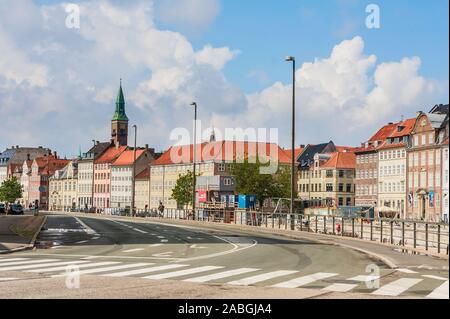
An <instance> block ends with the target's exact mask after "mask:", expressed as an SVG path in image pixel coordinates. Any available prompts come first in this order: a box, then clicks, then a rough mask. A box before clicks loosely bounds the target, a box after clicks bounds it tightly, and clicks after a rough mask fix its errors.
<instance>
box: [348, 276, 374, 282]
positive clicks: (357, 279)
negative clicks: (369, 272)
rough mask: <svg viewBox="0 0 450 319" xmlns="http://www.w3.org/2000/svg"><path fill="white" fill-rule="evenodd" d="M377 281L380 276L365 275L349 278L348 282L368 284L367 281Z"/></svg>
mask: <svg viewBox="0 0 450 319" xmlns="http://www.w3.org/2000/svg"><path fill="white" fill-rule="evenodd" d="M377 279H380V276H365V275H361V276H356V277H352V278H349V279H348V280H354V281H362V282H369V281H373V280H377Z"/></svg>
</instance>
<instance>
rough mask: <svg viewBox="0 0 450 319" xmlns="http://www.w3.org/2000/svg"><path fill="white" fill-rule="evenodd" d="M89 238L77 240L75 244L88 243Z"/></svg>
mask: <svg viewBox="0 0 450 319" xmlns="http://www.w3.org/2000/svg"><path fill="white" fill-rule="evenodd" d="M88 241H89V240H81V241H77V242H76V243H75V244H84V243H87V242H88Z"/></svg>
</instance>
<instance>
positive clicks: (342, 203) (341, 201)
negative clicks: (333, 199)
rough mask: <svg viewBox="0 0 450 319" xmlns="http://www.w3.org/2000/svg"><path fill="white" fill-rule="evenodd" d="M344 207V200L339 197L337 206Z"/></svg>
mask: <svg viewBox="0 0 450 319" xmlns="http://www.w3.org/2000/svg"><path fill="white" fill-rule="evenodd" d="M343 205H344V199H343V198H342V197H339V206H343Z"/></svg>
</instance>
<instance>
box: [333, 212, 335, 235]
mask: <svg viewBox="0 0 450 319" xmlns="http://www.w3.org/2000/svg"><path fill="white" fill-rule="evenodd" d="M335 229H336V218H335V217H334V216H333V235H336V230H335Z"/></svg>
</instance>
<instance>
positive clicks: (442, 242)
mask: <svg viewBox="0 0 450 319" xmlns="http://www.w3.org/2000/svg"><path fill="white" fill-rule="evenodd" d="M137 215H138V216H142V217H160V218H169V219H191V220H193V219H194V216H193V214H192V210H184V209H165V210H164V213H163V214H159V213H158V212H156V211H153V213H151V212H148V214H147V215H148V216H146V214H145V213H143V212H141V211H139V210H138V211H137ZM195 220H197V221H205V222H218V223H230V224H241V225H249V226H254V227H261V228H269V229H270V228H271V229H285V230H296V231H303V232H312V233H317V234H325V235H335V236H341V237H350V238H358V239H361V240H367V241H378V242H380V243H385V244H392V245H395V246H398V248H399V249H400V250H407V249H408V248H414V249H421V250H425V251H430V252H435V253H438V254H446V255H448V253H449V225H448V224H444V223H436V222H426V221H419V220H403V219H388V218H381V219H370V218H356V217H337V216H319V215H302V214H293V215H291V214H286V213H261V212H246V211H239V210H237V211H233V210H227V209H220V210H214V209H196V213H195Z"/></svg>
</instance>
